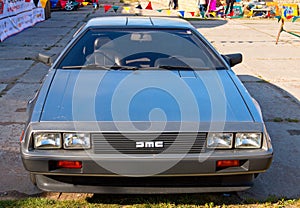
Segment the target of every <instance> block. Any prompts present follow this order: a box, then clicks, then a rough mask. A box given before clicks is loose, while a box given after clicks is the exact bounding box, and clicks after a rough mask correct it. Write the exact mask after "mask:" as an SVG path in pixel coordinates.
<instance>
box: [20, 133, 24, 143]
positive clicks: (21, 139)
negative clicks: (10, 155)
mask: <svg viewBox="0 0 300 208" xmlns="http://www.w3.org/2000/svg"><path fill="white" fill-rule="evenodd" d="M23 137H24V130H23V131H22V133H21V136H20V142H22V141H23Z"/></svg>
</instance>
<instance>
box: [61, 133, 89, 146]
mask: <svg viewBox="0 0 300 208" xmlns="http://www.w3.org/2000/svg"><path fill="white" fill-rule="evenodd" d="M63 138H64V148H65V149H89V148H91V142H90V134H82V133H64V134H63Z"/></svg>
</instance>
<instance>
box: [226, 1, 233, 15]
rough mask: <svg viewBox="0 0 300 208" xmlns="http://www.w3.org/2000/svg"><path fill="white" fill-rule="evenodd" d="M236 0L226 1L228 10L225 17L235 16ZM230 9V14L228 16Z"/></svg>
mask: <svg viewBox="0 0 300 208" xmlns="http://www.w3.org/2000/svg"><path fill="white" fill-rule="evenodd" d="M234 2H235V0H226V10H225V16H233V4H234ZM228 9H230V10H229V14H228Z"/></svg>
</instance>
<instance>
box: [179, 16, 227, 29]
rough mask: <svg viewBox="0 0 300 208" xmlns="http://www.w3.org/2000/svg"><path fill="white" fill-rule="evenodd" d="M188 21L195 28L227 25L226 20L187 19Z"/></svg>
mask: <svg viewBox="0 0 300 208" xmlns="http://www.w3.org/2000/svg"><path fill="white" fill-rule="evenodd" d="M185 20H188V21H189V22H190V23H191V24H192V25H193V26H194V27H195V28H214V27H219V26H222V25H225V24H227V22H228V20H226V19H195V18H185Z"/></svg>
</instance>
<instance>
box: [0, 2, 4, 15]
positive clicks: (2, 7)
mask: <svg viewBox="0 0 300 208" xmlns="http://www.w3.org/2000/svg"><path fill="white" fill-rule="evenodd" d="M3 10H4V2H3V1H2V0H0V14H3Z"/></svg>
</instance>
